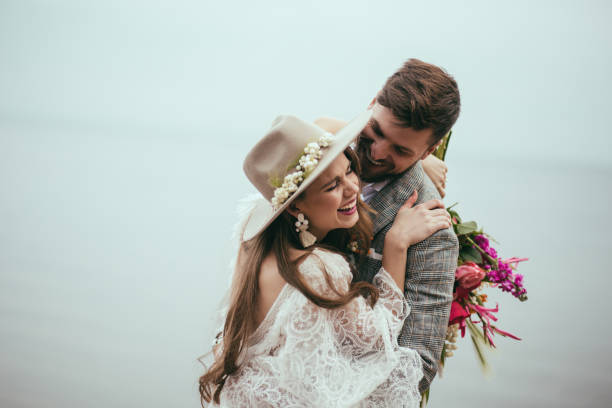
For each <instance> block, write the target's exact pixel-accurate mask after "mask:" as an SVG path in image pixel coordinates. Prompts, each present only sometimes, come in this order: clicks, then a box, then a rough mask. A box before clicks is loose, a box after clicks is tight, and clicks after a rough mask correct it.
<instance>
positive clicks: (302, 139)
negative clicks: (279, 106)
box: [242, 110, 372, 241]
mask: <svg viewBox="0 0 612 408" xmlns="http://www.w3.org/2000/svg"><path fill="white" fill-rule="evenodd" d="M371 115H372V111H371V110H368V111H366V112H363V113H362V114H360V115H359V116H357V117H356V118H355V119H353V120H352V121H350V122H349V123H348V124H347V125H346V126H345V127H344V128H342V129H341V130H340V131H338V132H337V133H336V134H335V135H332V134H330V133H328V132H326V131H325V130H323V129H321V128H320V127H318V126H316V125H314V124H312V123H308V122H305V121H303V120H301V119H299V118H297V117H295V116H290V115H283V116H279V117H277V118H276V119H275V120H274V122H272V127H271V128H270V130H269V131H268V133H266V135H265V136H264V137H263V138H262V139H261V140H260V141H259V142H258V143H257V144H256V145H255V147H253V148H252V149H251V151H250V152H249V153H248V155H247V157H246V159H245V160H244V165H243V168H244V172H245V174H246V176H247V177H248V179H249V180H250V181H251V183H253V185H254V186H255V188H257V190H259V192H260V193H261V194H262V196H263V197H264V198H265V200H259V201H258V202H257V204H256V205H255V208H254V209H253V210H252V211H251V213H250V215H249V218H248V220H247V221H246V224H245V226H244V232H243V235H242V240H243V241H248V240H250V239H252V238H254V237H255V236H256V235H257V234H259V233H260V232H262V231H263V230H264V229H265V228H266V227H268V225H270V224H271V223H272V221H274V220H275V219H276V217H278V216H279V215H280V214H282V212H283V211H284V210H285V209H286V208H287V207H288V206H289V204H291V202H292V201H293V200H294V199H295V198H297V197H298V196H299V195H300V194H301V193H302V192H303V191H304V190H305V189H306V187H308V186H309V185H310V184H311V183H312V182H313V181H314V180H315V179H316V178H317V177H318V176H319V175H320V174H321V173H322V172H323V171H325V169H326V168H327V167H328V166H329V165H330V164H331V162H333V161H334V159H335V158H336V157H338V156H339V155H340V154H342V152H344V150H345V149H346V148H347V147H348V146H349V145H350V144H351V142H353V140H354V139H355V137H357V135H359V133H360V132H361V130H363V128H364V127H365V125H366V124H367V123H368V120H370V117H371ZM327 140H329V143H326V142H325V141H327ZM321 141H323V142H321ZM313 143H314V144H317V145H318V146H320V147H317V145H315V146H314V152H313V150H312V149H310V150H309V149H308V146H313V145H312V144H313ZM305 148H306V150H305ZM317 151H319V152H320V153H319V154H317V153H316V152H317ZM309 152H310V153H309ZM313 157H316V158H317V159H316V161H314V162H313V161H310V162H309V163H307V165H306V168H304V166H302V167H298V166H299V160H300V158H303V159H304V158H306V159H308V158H313ZM313 163H314V165H313ZM300 171H302V173H303V175H302V176H301V177H300V176H299V175H298V174H296V173H298V172H300ZM288 179H289V181H288V183H289V184H287V183H285V184H283V182H284V181H287V180H288ZM292 180H294V181H295V182H292ZM287 186H289V187H287ZM281 190H283V191H281ZM275 192H276V195H275Z"/></svg>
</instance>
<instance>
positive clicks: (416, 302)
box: [398, 229, 459, 392]
mask: <svg viewBox="0 0 612 408" xmlns="http://www.w3.org/2000/svg"><path fill="white" fill-rule="evenodd" d="M458 252H459V244H458V241H457V236H456V235H455V233H454V232H453V230H452V229H445V230H440V231H438V232H437V233H435V234H433V235H432V236H431V237H429V238H428V239H426V240H424V241H422V242H419V243H418V244H416V245H414V246H412V247H410V248H409V249H408V259H407V263H406V282H405V288H404V289H405V295H406V300H408V304H409V305H410V307H411V309H412V310H411V313H410V314H409V315H408V318H407V319H406V322H405V323H404V327H403V329H402V331H401V333H400V336H399V339H398V342H399V344H400V346H406V347H410V348H412V349H415V350H416V351H417V352H418V353H419V355H420V356H421V359H422V362H423V374H424V376H423V379H422V380H421V382H420V384H419V390H420V391H421V392H423V391H425V390H427V389H428V388H429V385H430V384H431V381H432V380H433V378H434V377H435V375H436V372H437V370H438V363H439V360H440V356H441V353H442V346H443V345H444V339H445V336H446V329H447V326H448V318H449V313H450V306H451V302H452V300H453V284H454V282H455V269H456V267H457V256H458Z"/></svg>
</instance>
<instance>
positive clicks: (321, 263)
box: [300, 247, 350, 269]
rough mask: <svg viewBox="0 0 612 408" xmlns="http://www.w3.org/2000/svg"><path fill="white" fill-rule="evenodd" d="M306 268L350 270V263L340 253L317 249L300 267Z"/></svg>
mask: <svg viewBox="0 0 612 408" xmlns="http://www.w3.org/2000/svg"><path fill="white" fill-rule="evenodd" d="M302 266H304V267H305V268H307V269H310V268H312V267H315V269H316V268H317V267H320V268H322V269H326V267H327V266H331V267H336V268H342V269H343V268H344V267H346V268H347V269H350V267H349V264H348V262H347V261H346V259H345V258H344V256H342V255H341V254H340V253H338V252H334V251H331V250H329V249H325V248H320V247H318V248H315V249H313V250H312V252H310V254H309V255H308V256H307V257H306V258H305V259H304V261H303V262H302V264H301V265H300V267H302Z"/></svg>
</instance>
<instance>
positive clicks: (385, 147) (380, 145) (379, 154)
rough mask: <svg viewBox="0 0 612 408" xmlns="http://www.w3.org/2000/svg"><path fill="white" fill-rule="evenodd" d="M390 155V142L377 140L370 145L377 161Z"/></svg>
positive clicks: (373, 156)
mask: <svg viewBox="0 0 612 408" xmlns="http://www.w3.org/2000/svg"><path fill="white" fill-rule="evenodd" d="M388 155H389V144H388V143H387V141H386V140H384V139H383V140H381V139H378V140H375V141H374V142H373V143H372V144H371V145H370V156H372V158H373V159H374V160H376V161H378V160H383V159H385V158H386V157H387V156H388Z"/></svg>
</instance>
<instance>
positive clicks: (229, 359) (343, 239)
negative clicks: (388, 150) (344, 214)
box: [200, 148, 378, 406]
mask: <svg viewBox="0 0 612 408" xmlns="http://www.w3.org/2000/svg"><path fill="white" fill-rule="evenodd" d="M344 154H345V155H346V157H347V158H348V159H349V160H350V162H351V167H352V168H353V170H354V171H356V172H357V174H359V173H360V168H359V167H360V166H359V161H358V159H357V156H356V155H355V153H354V152H353V150H352V149H351V148H347V149H346V150H345V152H344ZM357 211H358V213H359V221H358V222H357V224H355V225H354V226H353V227H352V228H350V229H337V230H333V231H332V232H330V233H329V234H328V235H327V237H325V239H324V240H323V242H321V243H319V244H316V245H314V246H313V247H309V248H307V249H306V251H307V252H306V253H305V254H304V255H302V256H300V257H298V258H297V259H295V260H293V261H292V260H291V259H290V256H289V251H290V249H291V248H302V245H301V243H300V241H299V238H298V234H297V233H296V232H295V229H294V227H293V225H294V223H295V221H296V219H295V218H294V217H293V216H291V215H290V214H289V213H288V212H286V211H285V212H284V213H283V214H281V215H280V216H279V217H278V218H277V219H276V220H274V222H273V223H272V224H271V225H270V226H269V227H268V228H266V229H265V231H263V232H262V233H261V234H259V235H258V236H256V237H255V238H253V239H252V240H250V241H247V242H243V243H242V244H241V246H240V250H239V252H238V259H237V261H236V269H235V271H234V280H233V282H232V288H231V292H230V300H229V302H230V305H229V309H228V312H227V316H226V319H225V325H224V327H223V342H222V350H221V355H220V356H216V358H215V362H214V363H213V364H212V365H211V367H210V368H209V369H208V370H207V371H206V372H205V373H204V375H202V376H201V377H200V402H201V404H202V406H204V403H205V402H206V403H208V402H211V401H214V402H215V403H217V404H218V403H219V397H220V395H221V390H222V389H223V385H224V384H225V381H226V379H227V378H228V376H230V375H232V374H234V373H235V372H236V371H237V370H238V368H239V363H238V359H239V357H240V355H241V354H242V353H243V352H244V351H245V349H246V348H247V346H248V341H249V336H250V335H251V334H252V333H253V332H254V331H255V329H256V327H255V324H254V320H253V316H255V310H256V307H257V298H258V296H257V295H258V291H259V285H258V282H259V271H260V269H261V264H262V261H263V259H264V257H265V256H266V255H267V254H268V253H270V251H272V252H273V253H274V255H275V256H276V262H277V265H278V271H279V273H280V275H281V276H282V277H283V279H284V280H285V281H286V282H287V283H288V284H289V285H291V286H293V287H295V288H296V289H298V290H299V291H300V292H302V294H304V296H306V297H307V298H308V299H309V300H310V301H311V302H313V303H314V304H316V305H317V306H319V307H323V308H326V309H334V308H337V307H340V306H343V305H345V304H347V303H348V302H350V301H351V300H352V299H353V298H355V297H357V296H363V297H366V298H368V297H369V300H370V304H371V305H372V306H373V305H374V304H375V303H376V301H377V300H378V290H377V289H376V287H374V286H373V285H371V284H369V283H367V282H356V277H357V273H356V270H355V269H354V267H353V266H352V265H351V263H350V262H349V265H351V272H352V273H353V277H354V278H355V279H353V282H352V283H351V286H350V288H349V290H348V292H346V293H344V294H341V293H338V291H337V290H336V288H335V287H334V285H333V283H332V282H331V279H330V277H329V275H328V274H327V272H325V276H326V280H327V282H328V284H329V285H330V287H331V288H332V290H334V291H335V292H336V294H337V296H335V297H334V298H326V297H322V296H320V295H318V294H317V293H316V292H314V291H313V290H312V289H311V288H310V286H309V285H308V284H307V283H306V282H305V281H304V280H303V278H302V277H301V274H300V273H298V267H299V265H300V263H301V262H302V261H303V260H304V259H305V258H306V257H307V256H308V255H310V253H312V251H313V249H314V248H315V247H321V248H327V249H330V250H332V251H334V252H339V253H340V254H342V255H344V256H345V257H347V251H348V249H347V246H348V243H349V242H352V241H357V245H358V247H359V248H369V245H370V240H371V235H372V221H371V219H370V217H369V214H370V213H371V212H372V210H371V209H370V208H369V207H368V206H367V205H366V204H365V203H364V202H363V201H362V200H361V198H360V197H358V198H357Z"/></svg>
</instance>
